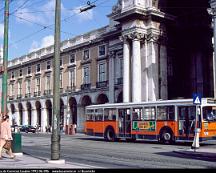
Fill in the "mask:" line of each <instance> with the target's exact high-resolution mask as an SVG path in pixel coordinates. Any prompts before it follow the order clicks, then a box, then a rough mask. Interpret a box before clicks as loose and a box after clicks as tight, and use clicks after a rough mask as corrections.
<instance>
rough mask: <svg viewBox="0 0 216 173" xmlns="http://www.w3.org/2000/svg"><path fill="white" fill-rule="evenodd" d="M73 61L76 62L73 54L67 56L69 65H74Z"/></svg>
mask: <svg viewBox="0 0 216 173" xmlns="http://www.w3.org/2000/svg"><path fill="white" fill-rule="evenodd" d="M75 61H76V57H75V54H74V53H73V54H71V55H70V56H69V63H70V64H74V63H75Z"/></svg>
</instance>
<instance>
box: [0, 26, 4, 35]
mask: <svg viewBox="0 0 216 173" xmlns="http://www.w3.org/2000/svg"><path fill="white" fill-rule="evenodd" d="M3 36H4V25H3V24H0V38H3Z"/></svg>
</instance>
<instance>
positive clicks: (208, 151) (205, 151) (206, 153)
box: [174, 147, 216, 159]
mask: <svg viewBox="0 0 216 173" xmlns="http://www.w3.org/2000/svg"><path fill="white" fill-rule="evenodd" d="M174 152H176V153H179V154H184V155H188V156H196V157H206V158H214V159H216V148H202V147H200V148H198V149H196V150H194V149H186V150H175V151H174Z"/></svg>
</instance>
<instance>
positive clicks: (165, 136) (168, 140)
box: [160, 129, 174, 144]
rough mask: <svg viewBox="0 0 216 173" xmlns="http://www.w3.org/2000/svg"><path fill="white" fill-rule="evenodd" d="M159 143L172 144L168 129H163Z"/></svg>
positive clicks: (170, 133)
mask: <svg viewBox="0 0 216 173" xmlns="http://www.w3.org/2000/svg"><path fill="white" fill-rule="evenodd" d="M160 142H162V143H163V144H172V143H173V142H174V141H173V133H172V131H171V130H169V129H164V130H162V131H161V132H160Z"/></svg>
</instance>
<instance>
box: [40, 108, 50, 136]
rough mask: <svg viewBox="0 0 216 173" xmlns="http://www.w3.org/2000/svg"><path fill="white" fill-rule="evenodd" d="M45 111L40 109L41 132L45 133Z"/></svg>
mask: <svg viewBox="0 0 216 173" xmlns="http://www.w3.org/2000/svg"><path fill="white" fill-rule="evenodd" d="M47 125H48V124H47V109H46V108H41V131H42V132H46V129H45V127H46V126H47Z"/></svg>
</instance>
